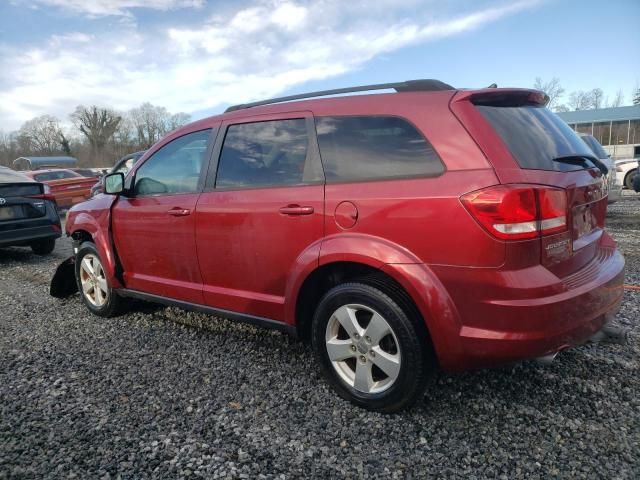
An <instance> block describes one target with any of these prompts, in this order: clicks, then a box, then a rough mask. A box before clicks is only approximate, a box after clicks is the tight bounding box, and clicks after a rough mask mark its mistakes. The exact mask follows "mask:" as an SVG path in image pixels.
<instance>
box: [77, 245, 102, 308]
mask: <svg viewBox="0 0 640 480" xmlns="http://www.w3.org/2000/svg"><path fill="white" fill-rule="evenodd" d="M80 284H81V285H82V294H83V295H84V297H85V298H86V299H87V300H88V301H89V303H91V305H94V306H96V307H102V306H103V305H104V304H105V303H107V300H108V299H109V286H108V285H107V277H106V276H105V273H104V269H103V268H102V264H101V263H100V259H98V257H97V256H96V255H94V254H93V253H89V254H87V255H85V256H84V257H83V258H82V261H81V262H80Z"/></svg>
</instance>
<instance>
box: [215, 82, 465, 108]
mask: <svg viewBox="0 0 640 480" xmlns="http://www.w3.org/2000/svg"><path fill="white" fill-rule="evenodd" d="M390 89H393V90H395V91H396V92H426V91H438V90H455V88H453V87H452V86H451V85H448V84H446V83H444V82H441V81H440V80H433V79H421V80H406V81H404V82H395V83H379V84H377V85H361V86H357V87H347V88H336V89H334V90H320V91H318V92H309V93H301V94H298V95H289V96H287V97H277V98H270V99H268V100H260V101H259V102H252V103H243V104H240V105H233V106H231V107H229V108H227V109H226V110H225V113H227V112H234V111H236V110H243V109H245V108H251V107H259V106H261V105H269V104H272V103H282V102H290V101H292V100H302V99H305V98H313V97H326V96H329V95H340V94H342V93H354V92H367V91H371V90H390Z"/></svg>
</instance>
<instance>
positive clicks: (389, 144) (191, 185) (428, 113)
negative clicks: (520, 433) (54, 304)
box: [52, 80, 624, 412]
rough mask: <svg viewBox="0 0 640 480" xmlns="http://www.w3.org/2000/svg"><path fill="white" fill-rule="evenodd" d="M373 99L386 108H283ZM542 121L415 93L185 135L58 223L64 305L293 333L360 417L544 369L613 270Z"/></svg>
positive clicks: (563, 144)
mask: <svg viewBox="0 0 640 480" xmlns="http://www.w3.org/2000/svg"><path fill="white" fill-rule="evenodd" d="M377 88H387V89H388V88H395V89H396V93H382V94H377V95H352V96H343V97H336V98H324V99H312V100H309V99H307V100H303V101H299V102H292V101H291V100H300V99H303V98H306V97H317V96H321V95H326V94H334V93H348V92H357V91H363V90H373V89H377ZM285 101H286V102H285ZM547 101H548V98H547V97H546V95H544V94H543V93H542V92H539V91H535V90H525V89H504V88H503V89H498V88H488V89H480V90H456V89H454V88H453V87H451V86H449V85H446V84H444V83H442V82H439V81H435V80H419V81H410V82H402V83H397V84H386V85H380V86H367V87H357V88H353V89H341V90H336V91H329V92H315V93H311V94H308V95H301V96H294V97H285V98H280V99H273V100H268V101H265V102H258V103H255V104H248V105H240V106H237V107H232V108H230V109H228V110H227V112H225V113H224V114H222V115H219V116H214V117H211V118H207V119H204V120H200V121H197V122H195V123H192V124H190V125H188V126H186V127H184V128H181V129H180V130H178V131H176V132H173V133H172V134H170V135H169V136H167V137H166V138H164V139H163V140H162V141H160V142H159V143H158V144H156V145H155V146H153V147H152V148H151V149H150V150H149V151H148V152H146V154H145V155H144V156H143V157H142V158H141V159H140V161H139V162H137V163H136V165H135V167H134V168H133V169H132V170H131V171H130V172H129V174H128V175H127V176H126V178H125V176H124V175H123V174H122V173H113V174H110V175H107V176H106V177H105V192H106V193H108V194H111V195H102V196H97V197H95V198H93V199H92V200H90V201H88V202H85V203H83V204H82V205H78V206H76V207H74V208H72V209H71V211H70V213H69V216H68V221H67V224H66V231H67V234H68V235H71V236H72V237H73V240H74V245H75V267H74V268H75V275H76V279H77V286H78V287H79V289H80V291H81V298H82V300H83V302H84V303H85V304H86V306H87V307H88V308H89V310H91V311H92V312H94V313H95V314H97V315H101V316H111V315H115V314H116V313H118V312H121V311H122V308H123V307H124V306H125V304H126V302H127V299H128V298H132V297H133V298H141V299H145V300H150V301H155V302H160V303H163V304H168V305H175V306H179V307H183V308H185V309H193V310H198V311H202V312H210V313H213V314H217V315H223V316H225V317H228V318H232V319H237V320H242V321H247V322H250V323H255V324H259V325H263V326H267V327H272V328H277V329H281V330H284V331H287V332H290V333H294V334H296V335H297V336H298V337H302V338H303V339H309V340H310V341H311V343H312V345H313V349H314V351H315V354H316V357H317V361H318V364H319V365H320V368H321V370H322V371H323V373H324V375H325V377H326V378H327V380H328V382H329V383H330V384H331V385H332V386H333V387H334V388H335V390H336V391H337V392H338V393H339V394H340V395H341V396H343V397H344V398H347V399H349V400H351V401H352V402H354V403H356V404H357V405H361V406H364V407H366V408H370V409H373V410H378V411H386V412H389V411H396V410H399V409H401V408H403V407H405V406H407V405H409V404H410V403H411V402H413V401H414V400H415V399H416V398H418V397H419V396H420V394H421V393H422V391H423V388H424V385H425V382H426V380H427V378H428V377H429V375H430V374H431V373H432V372H433V371H434V369H435V368H436V367H437V366H439V367H441V368H442V369H444V370H446V371H451V372H454V371H462V370H466V369H472V368H479V367H487V366H493V365H498V364H504V363H508V362H514V361H517V360H522V359H529V358H536V357H546V358H549V357H552V356H554V355H555V354H556V353H558V352H559V351H562V350H564V349H566V348H569V347H573V346H576V345H580V344H582V343H584V342H585V341H587V340H588V339H589V338H590V337H592V336H594V335H595V334H596V333H597V332H599V331H600V330H601V329H602V328H603V327H604V326H605V324H607V322H609V320H610V319H611V318H612V317H613V316H614V315H615V313H616V311H617V310H618V308H619V306H620V304H621V301H622V296H623V277H624V260H623V257H622V255H621V254H620V252H619V251H618V250H617V249H616V245H615V243H614V241H613V240H612V239H611V237H610V236H609V235H608V234H607V232H606V230H605V228H604V224H605V214H606V209H607V198H606V193H605V192H606V190H605V189H604V188H603V175H602V173H601V170H600V168H601V167H602V166H601V164H600V163H599V162H598V159H597V158H595V157H594V155H593V152H591V150H590V149H589V148H588V147H587V145H586V144H585V143H584V142H583V141H582V140H580V138H579V137H578V136H577V135H576V134H575V133H574V132H573V131H572V130H571V129H570V128H569V127H568V126H567V125H566V124H565V123H564V122H563V121H562V120H560V119H559V118H558V117H557V116H556V115H555V114H553V113H552V112H550V111H549V110H547V109H546V108H545V104H546V102H547ZM599 167H600V168H599ZM52 288H53V285H52Z"/></svg>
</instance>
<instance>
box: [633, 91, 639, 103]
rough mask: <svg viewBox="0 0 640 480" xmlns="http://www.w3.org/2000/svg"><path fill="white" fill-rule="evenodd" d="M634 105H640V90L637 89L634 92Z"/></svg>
mask: <svg viewBox="0 0 640 480" xmlns="http://www.w3.org/2000/svg"><path fill="white" fill-rule="evenodd" d="M633 104H634V105H640V88H636V91H635V92H633Z"/></svg>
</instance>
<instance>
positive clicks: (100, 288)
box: [76, 242, 126, 317]
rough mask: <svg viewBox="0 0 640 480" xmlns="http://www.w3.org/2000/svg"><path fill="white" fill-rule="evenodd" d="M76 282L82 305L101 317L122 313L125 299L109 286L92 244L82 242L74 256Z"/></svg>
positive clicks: (98, 256) (100, 261)
mask: <svg viewBox="0 0 640 480" xmlns="http://www.w3.org/2000/svg"><path fill="white" fill-rule="evenodd" d="M76 282H77V283H78V291H79V292H80V295H81V297H82V301H83V303H84V304H85V305H86V306H87V308H88V309H89V310H91V312H93V313H95V314H96V315H99V316H101V317H113V316H115V315H118V314H119V313H121V312H122V310H123V307H124V306H125V303H126V301H125V299H123V298H122V297H120V296H119V295H118V294H117V293H116V291H115V290H114V289H113V288H111V287H110V286H109V283H108V281H107V277H106V273H105V270H104V267H103V265H102V260H101V259H100V255H99V254H98V251H97V249H96V246H95V244H93V243H92V242H84V243H83V244H82V245H81V246H80V249H79V250H78V253H77V255H76Z"/></svg>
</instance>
